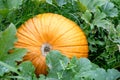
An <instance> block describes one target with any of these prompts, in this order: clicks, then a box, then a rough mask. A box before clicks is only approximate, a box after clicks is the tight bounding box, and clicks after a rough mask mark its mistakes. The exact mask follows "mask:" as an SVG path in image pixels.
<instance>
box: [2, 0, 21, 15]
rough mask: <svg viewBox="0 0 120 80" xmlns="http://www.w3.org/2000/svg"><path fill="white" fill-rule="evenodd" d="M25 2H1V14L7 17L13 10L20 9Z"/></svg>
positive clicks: (14, 0)
mask: <svg viewBox="0 0 120 80" xmlns="http://www.w3.org/2000/svg"><path fill="white" fill-rule="evenodd" d="M22 1H23V0H5V1H4V0H0V14H1V15H2V16H7V15H8V13H9V12H10V11H11V10H15V9H18V8H19V7H20V5H22Z"/></svg>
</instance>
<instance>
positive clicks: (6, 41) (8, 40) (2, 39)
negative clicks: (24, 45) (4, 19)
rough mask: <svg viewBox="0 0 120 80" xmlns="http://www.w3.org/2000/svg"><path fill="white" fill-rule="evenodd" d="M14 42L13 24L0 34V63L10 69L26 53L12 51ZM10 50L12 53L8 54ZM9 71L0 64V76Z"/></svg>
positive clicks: (23, 50)
mask: <svg viewBox="0 0 120 80" xmlns="http://www.w3.org/2000/svg"><path fill="white" fill-rule="evenodd" d="M16 40H17V39H16V28H15V26H14V25H13V24H10V26H9V27H8V28H7V29H6V30H5V31H3V32H1V33H0V61H2V63H4V64H7V65H8V66H10V67H15V66H16V65H17V61H22V57H23V56H24V55H25V53H26V52H27V50H26V49H13V48H14V42H15V41H16ZM10 50H12V51H11V52H9V51H10ZM9 71H11V68H9V67H6V66H4V65H1V64H0V76H2V75H3V74H4V73H6V72H9ZM12 71H13V70H12Z"/></svg>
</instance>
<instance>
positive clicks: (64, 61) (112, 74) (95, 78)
mask: <svg viewBox="0 0 120 80" xmlns="http://www.w3.org/2000/svg"><path fill="white" fill-rule="evenodd" d="M53 55H54V56H53ZM55 58H56V59H55ZM46 61H47V65H48V67H49V70H48V75H47V76H46V77H45V76H43V75H41V76H40V80H42V79H43V80H117V79H118V78H120V72H119V71H117V70H115V69H108V70H104V69H103V68H100V67H99V66H97V65H95V64H94V63H92V62H90V61H89V60H88V59H87V58H80V59H77V58H76V57H73V58H72V59H71V60H70V59H68V58H67V57H65V56H63V55H61V53H60V52H58V51H51V52H50V53H49V54H48V55H47V57H46Z"/></svg>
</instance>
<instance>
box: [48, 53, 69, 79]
mask: <svg viewBox="0 0 120 80" xmlns="http://www.w3.org/2000/svg"><path fill="white" fill-rule="evenodd" d="M68 62H69V59H68V58H67V57H65V56H63V55H61V54H60V52H58V51H51V52H50V53H49V54H48V55H47V57H46V63H47V66H48V67H49V74H48V76H54V77H58V75H57V74H56V73H57V72H59V71H62V70H65V68H66V67H67V64H68ZM53 69H54V70H53Z"/></svg>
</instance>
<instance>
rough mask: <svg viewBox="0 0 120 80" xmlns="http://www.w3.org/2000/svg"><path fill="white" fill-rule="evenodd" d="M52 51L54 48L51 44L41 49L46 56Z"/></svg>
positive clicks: (44, 45) (46, 44)
mask: <svg viewBox="0 0 120 80" xmlns="http://www.w3.org/2000/svg"><path fill="white" fill-rule="evenodd" d="M51 49H52V47H51V45H50V44H48V43H45V44H43V45H42V47H41V51H42V55H43V56H46V55H47V53H49V52H50V50H51Z"/></svg>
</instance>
